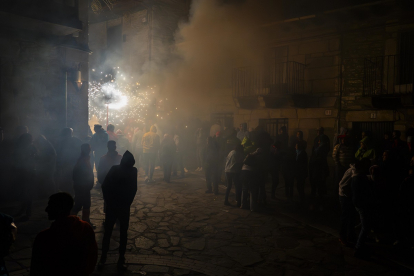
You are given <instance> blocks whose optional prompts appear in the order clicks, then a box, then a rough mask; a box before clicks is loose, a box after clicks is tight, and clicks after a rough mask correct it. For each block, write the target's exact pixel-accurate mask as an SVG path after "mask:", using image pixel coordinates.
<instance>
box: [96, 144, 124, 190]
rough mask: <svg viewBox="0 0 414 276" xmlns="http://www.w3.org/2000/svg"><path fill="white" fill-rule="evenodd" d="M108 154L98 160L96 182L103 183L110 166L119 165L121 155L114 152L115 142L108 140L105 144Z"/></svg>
mask: <svg viewBox="0 0 414 276" xmlns="http://www.w3.org/2000/svg"><path fill="white" fill-rule="evenodd" d="M107 148H108V152H107V153H106V154H105V155H104V156H102V157H101V160H99V167H98V182H99V183H101V184H102V183H103V182H104V180H105V177H106V175H107V174H108V172H109V170H110V169H111V168H112V166H115V165H119V164H120V163H121V159H122V155H120V154H119V153H118V152H117V151H116V142H115V141H113V140H109V141H108V143H107Z"/></svg>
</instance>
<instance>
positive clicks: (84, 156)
mask: <svg viewBox="0 0 414 276" xmlns="http://www.w3.org/2000/svg"><path fill="white" fill-rule="evenodd" d="M90 152H91V146H90V145H89V144H83V145H82V146H81V156H80V157H79V159H78V162H77V163H76V165H75V168H74V169H73V190H74V191H75V205H74V206H73V210H72V215H75V216H76V215H77V214H78V213H79V211H80V210H82V220H84V221H86V222H88V223H89V224H90V225H91V226H92V227H93V225H92V223H91V221H90V219H89V215H90V213H91V190H92V188H93V184H94V175H93V169H92V164H91V157H90V156H89V154H90Z"/></svg>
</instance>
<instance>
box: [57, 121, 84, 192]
mask: <svg viewBox="0 0 414 276" xmlns="http://www.w3.org/2000/svg"><path fill="white" fill-rule="evenodd" d="M81 145H82V141H81V140H80V139H78V138H76V137H73V129H71V128H64V129H63V130H62V132H61V134H60V140H59V142H58V145H57V147H56V154H57V157H56V169H57V178H58V189H59V190H61V191H64V192H68V193H70V194H73V181H72V174H73V168H74V167H75V164H76V162H77V161H78V158H79V149H80V147H81Z"/></svg>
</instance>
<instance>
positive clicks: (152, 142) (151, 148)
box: [141, 126, 160, 183]
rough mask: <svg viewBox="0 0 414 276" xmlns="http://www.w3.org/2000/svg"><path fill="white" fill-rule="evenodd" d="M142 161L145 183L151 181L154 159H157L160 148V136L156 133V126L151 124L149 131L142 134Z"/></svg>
mask: <svg viewBox="0 0 414 276" xmlns="http://www.w3.org/2000/svg"><path fill="white" fill-rule="evenodd" d="M141 144H142V148H143V161H144V168H145V183H150V182H153V180H152V176H153V175H154V169H155V159H157V154H158V150H159V149H160V136H158V134H157V128H156V127H155V126H151V128H150V131H149V132H147V133H145V134H144V136H142V142H141Z"/></svg>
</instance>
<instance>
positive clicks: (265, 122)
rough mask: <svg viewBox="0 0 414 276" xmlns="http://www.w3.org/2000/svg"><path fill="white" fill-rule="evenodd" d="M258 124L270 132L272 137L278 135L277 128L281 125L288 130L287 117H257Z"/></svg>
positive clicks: (274, 137)
mask: <svg viewBox="0 0 414 276" xmlns="http://www.w3.org/2000/svg"><path fill="white" fill-rule="evenodd" d="M259 126H260V127H261V128H262V129H264V130H265V131H266V132H268V133H269V134H270V136H271V137H272V138H273V139H276V138H277V136H278V135H279V129H280V128H281V127H282V126H285V127H286V130H289V126H288V119H286V118H278V119H259Z"/></svg>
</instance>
